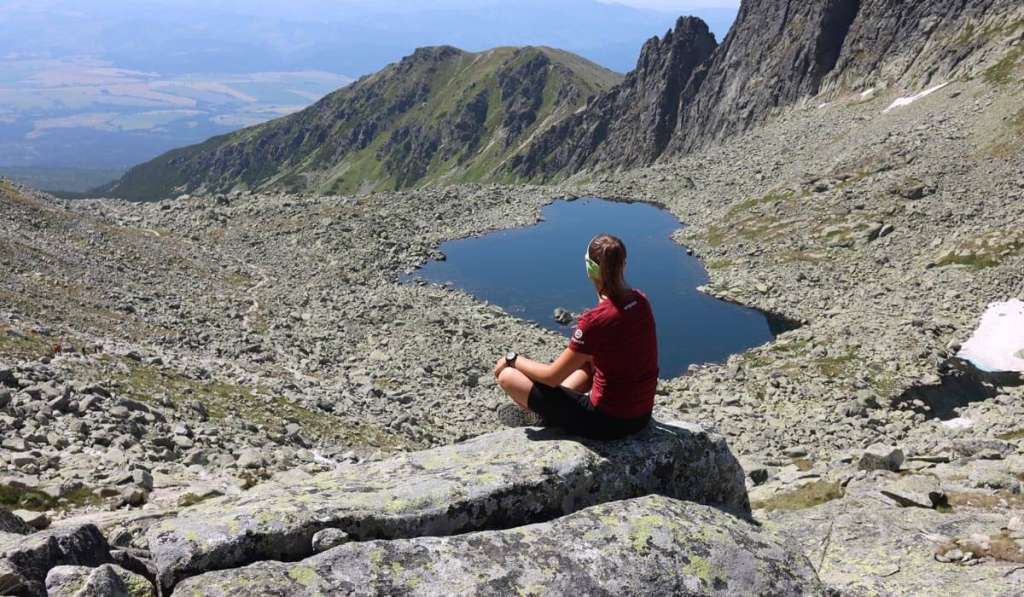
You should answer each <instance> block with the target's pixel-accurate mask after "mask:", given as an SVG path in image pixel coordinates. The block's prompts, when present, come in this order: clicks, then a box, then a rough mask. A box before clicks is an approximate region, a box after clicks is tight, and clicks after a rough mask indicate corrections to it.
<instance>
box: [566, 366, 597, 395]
mask: <svg viewBox="0 0 1024 597" xmlns="http://www.w3.org/2000/svg"><path fill="white" fill-rule="evenodd" d="M590 385H591V380H590V373H589V372H588V371H587V368H585V367H584V368H581V369H577V370H576V371H573V372H572V374H571V375H569V377H566V378H565V381H563V382H562V387H563V388H568V389H570V390H572V391H574V392H579V393H580V394H586V393H587V392H589V391H590Z"/></svg>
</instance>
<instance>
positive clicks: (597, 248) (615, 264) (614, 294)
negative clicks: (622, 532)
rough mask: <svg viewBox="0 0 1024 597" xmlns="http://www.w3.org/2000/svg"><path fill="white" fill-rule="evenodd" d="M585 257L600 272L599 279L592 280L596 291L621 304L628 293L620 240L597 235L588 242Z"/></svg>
mask: <svg viewBox="0 0 1024 597" xmlns="http://www.w3.org/2000/svg"><path fill="white" fill-rule="evenodd" d="M587 255H588V256H589V257H590V259H592V260H593V261H594V262H595V263H597V265H598V267H599V268H600V270H601V277H600V279H598V280H594V286H595V287H596V288H597V291H598V292H599V293H600V294H602V295H604V296H607V297H608V298H610V299H611V300H612V301H613V302H615V303H622V302H624V301H625V299H626V293H627V292H629V286H628V285H627V284H626V278H625V272H626V245H625V243H623V242H622V239H620V238H618V237H617V236H612V235H610V234H599V235H597V236H595V237H594V240H592V241H590V246H589V247H588V248H587Z"/></svg>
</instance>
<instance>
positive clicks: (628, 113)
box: [512, 17, 717, 177]
mask: <svg viewBox="0 0 1024 597" xmlns="http://www.w3.org/2000/svg"><path fill="white" fill-rule="evenodd" d="M716 46H717V43H716V41H715V38H714V36H713V35H712V34H711V32H710V31H709V30H708V26H707V24H705V23H704V22H703V21H701V20H700V19H696V18H693V17H683V18H680V19H679V20H678V21H677V22H676V26H675V28H674V29H672V30H670V31H668V32H667V33H666V34H665V36H664V37H662V38H658V37H654V38H651V39H650V40H648V41H647V43H646V44H644V47H643V50H642V51H641V53H640V58H639V60H638V61H637V67H636V69H635V70H633V71H632V72H630V73H629V74H628V75H627V76H626V79H625V80H624V81H623V82H622V83H621V84H619V85H616V86H615V87H613V88H612V89H610V90H608V91H607V92H606V93H603V94H601V95H599V96H597V97H596V98H594V99H593V100H591V101H590V102H589V104H588V106H587V109H586V110H584V111H582V112H579V113H577V114H574V115H573V116H572V117H570V118H568V119H566V120H564V121H563V122H562V123H560V124H559V125H558V126H557V127H554V128H552V129H550V130H548V131H547V132H546V133H545V134H544V135H542V136H540V137H539V138H538V139H537V140H535V142H534V143H533V144H531V146H530V147H529V148H528V149H527V150H526V151H525V152H524V153H523V154H521V155H519V156H516V157H515V158H513V160H512V167H513V169H515V170H516V171H517V172H518V173H519V174H521V175H525V176H531V177H532V176H538V175H539V176H546V175H549V174H554V173H556V172H558V171H560V170H563V169H570V170H574V171H575V170H580V169H583V168H586V167H590V166H593V165H595V164H599V163H600V164H613V165H616V166H631V165H638V164H643V163H647V162H649V161H651V160H653V159H655V158H656V157H657V156H658V155H660V154H661V153H662V151H664V149H665V146H666V145H667V143H668V141H669V140H670V139H671V137H672V133H673V131H674V129H675V126H676V124H677V122H678V114H679V110H680V107H681V106H682V105H683V103H684V102H683V98H684V94H683V90H684V89H685V88H686V86H687V83H688V82H689V81H690V77H691V75H692V74H693V73H694V72H695V71H696V70H697V69H698V68H699V67H700V66H701V65H702V64H703V63H704V62H705V61H706V60H707V59H708V57H710V56H711V54H712V52H713V51H714V49H715V47H716Z"/></svg>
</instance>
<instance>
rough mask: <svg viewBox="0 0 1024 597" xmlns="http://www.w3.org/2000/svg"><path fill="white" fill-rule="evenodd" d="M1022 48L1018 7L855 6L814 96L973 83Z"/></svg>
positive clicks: (966, 1)
mask: <svg viewBox="0 0 1024 597" xmlns="http://www.w3.org/2000/svg"><path fill="white" fill-rule="evenodd" d="M1022 43H1024V3H1021V2H1020V1H1019V0H929V1H925V2H902V1H900V0H861V2H860V9H859V11H858V16H857V19H856V20H855V21H854V23H853V24H852V26H851V27H850V31H849V34H848V35H847V39H846V43H845V44H844V48H843V52H842V54H841V55H840V57H839V60H838V61H837V63H836V66H835V68H834V69H833V70H832V72H831V73H829V75H828V76H827V77H826V78H825V81H824V82H823V84H822V91H828V92H835V91H841V90H842V89H852V90H858V89H861V90H863V89H867V88H870V87H872V86H884V85H886V84H891V83H893V82H896V83H903V84H904V85H905V86H907V87H910V88H920V87H925V86H928V85H931V84H935V83H941V82H943V81H944V80H948V79H949V78H952V77H953V76H956V75H966V76H974V75H977V74H979V72H981V71H982V70H984V69H985V68H987V67H988V66H990V65H991V64H992V63H993V62H998V61H999V60H1002V59H1003V58H1005V57H1006V56H1007V52H1008V51H1009V52H1012V51H1013V48H1020V47H1021V45H1022Z"/></svg>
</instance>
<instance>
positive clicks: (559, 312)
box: [554, 307, 573, 325]
mask: <svg viewBox="0 0 1024 597" xmlns="http://www.w3.org/2000/svg"><path fill="white" fill-rule="evenodd" d="M554 317H555V321H556V322H557V323H559V324H560V325H569V324H570V323H572V320H573V316H572V313H571V312H570V311H568V310H567V309H563V308H561V307H559V308H557V309H555V313H554Z"/></svg>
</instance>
